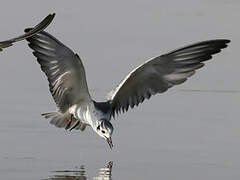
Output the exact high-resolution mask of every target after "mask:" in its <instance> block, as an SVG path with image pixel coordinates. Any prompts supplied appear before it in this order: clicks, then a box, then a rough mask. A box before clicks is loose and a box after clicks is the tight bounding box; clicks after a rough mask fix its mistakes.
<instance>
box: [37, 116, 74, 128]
mask: <svg viewBox="0 0 240 180" xmlns="http://www.w3.org/2000/svg"><path fill="white" fill-rule="evenodd" d="M41 115H42V116H43V117H45V118H46V119H50V124H52V125H54V126H56V127H58V128H65V127H66V126H67V123H68V120H69V119H70V114H69V113H64V114H62V113H60V112H48V113H43V114H41Z"/></svg>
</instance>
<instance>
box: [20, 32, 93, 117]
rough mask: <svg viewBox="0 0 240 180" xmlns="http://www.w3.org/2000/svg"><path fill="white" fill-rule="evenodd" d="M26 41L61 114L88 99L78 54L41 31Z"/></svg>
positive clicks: (83, 71)
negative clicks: (46, 80)
mask: <svg viewBox="0 0 240 180" xmlns="http://www.w3.org/2000/svg"><path fill="white" fill-rule="evenodd" d="M31 30H32V29H26V30H25V32H27V33H28V32H30V31H31ZM27 41H29V47H30V48H32V49H33V50H34V52H33V54H34V56H35V57H37V61H38V63H39V64H40V65H41V69H42V71H43V72H44V73H45V74H46V76H47V78H48V81H49V88H50V91H51V94H52V96H53V98H54V100H55V102H56V104H57V107H58V108H59V110H60V111H61V112H62V113H64V112H66V110H68V108H70V107H71V106H72V105H74V104H81V103H87V102H90V101H91V98H90V95H89V91H88V87H87V82H86V76H85V70H84V67H83V64H82V61H81V59H80V58H79V56H78V55H77V54H75V53H73V51H72V50H71V49H69V48H68V47H66V46H65V45H64V44H62V43H61V42H60V41H58V40H57V39H56V38H54V37H53V36H52V35H50V34H48V33H47V32H44V31H42V32H40V33H38V34H36V35H34V36H32V37H30V38H27Z"/></svg>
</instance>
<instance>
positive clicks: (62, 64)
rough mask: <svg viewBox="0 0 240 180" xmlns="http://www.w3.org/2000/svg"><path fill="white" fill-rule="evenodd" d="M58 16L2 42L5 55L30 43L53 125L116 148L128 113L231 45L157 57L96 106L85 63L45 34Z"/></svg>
mask: <svg viewBox="0 0 240 180" xmlns="http://www.w3.org/2000/svg"><path fill="white" fill-rule="evenodd" d="M54 15H55V14H50V15H48V16H47V17H46V18H45V19H44V20H43V21H42V22H40V23H39V24H38V25H37V26H35V27H34V28H27V29H25V34H23V35H21V36H18V37H16V38H13V39H9V40H7V41H3V42H0V50H2V49H3V48H6V47H9V46H11V45H12V44H13V43H14V42H17V41H20V40H24V39H26V40H27V41H28V42H29V44H28V45H29V47H30V48H31V49H32V50H33V55H34V56H35V57H36V58H37V62H38V63H39V64H40V66H41V70H42V71H43V72H44V73H45V75H46V76H47V79H48V81H49V89H50V92H51V94H52V97H53V99H54V101H55V103H56V106H57V110H56V111H55V112H48V113H43V114H42V116H44V117H45V118H46V119H49V120H50V123H51V124H53V125H54V126H56V127H58V128H65V129H66V130H70V131H71V130H73V129H76V130H81V131H83V130H85V128H86V127H87V126H91V127H92V129H93V130H94V131H95V132H96V133H97V134H98V135H99V136H100V137H102V138H104V139H105V140H106V141H107V143H108V144H109V146H110V148H112V147H113V143H112V139H111V137H112V134H113V125H112V124H111V122H110V120H111V119H113V118H115V116H116V115H118V114H119V113H120V112H122V113H124V112H127V111H128V109H129V107H131V108H134V107H135V106H138V105H139V104H140V103H142V102H143V101H144V100H145V99H149V98H150V97H151V96H153V95H155V94H159V93H163V92H165V91H167V90H168V89H169V88H171V87H173V86H175V85H179V84H182V83H184V82H185V81H186V80H187V79H188V78H189V77H190V76H192V75H194V74H195V71H196V70H197V69H200V68H201V67H203V66H204V62H205V61H207V60H210V59H212V55H214V54H216V53H219V52H220V51H221V49H223V48H226V47H227V44H228V43H229V42H230V40H228V39H214V40H207V41H202V42H198V43H195V44H191V45H188V46H185V47H182V48H179V49H176V50H173V51H171V52H168V53H166V54H163V55H160V56H157V57H153V58H151V59H149V60H147V61H145V62H144V63H143V64H141V65H140V66H138V67H137V68H135V69H134V70H132V71H131V72H130V73H129V74H128V75H127V76H126V77H125V78H124V79H123V80H122V81H120V83H119V84H118V85H117V86H116V88H114V89H113V90H112V91H111V92H110V93H109V94H108V96H107V98H106V101H104V102H96V101H94V100H93V99H92V98H91V96H90V94H89V90H88V86H87V81H86V74H85V69H84V66H83V63H82V60H81V58H80V57H79V56H78V55H77V54H76V53H74V52H73V51H72V50H71V49H70V48H69V47H67V46H66V45H64V44H63V43H62V42H60V41H59V40H58V39H56V38H55V37H53V36H52V35H51V34H49V33H47V32H46V31H44V29H45V28H46V27H47V26H48V25H49V24H50V23H51V21H52V20H53V18H54Z"/></svg>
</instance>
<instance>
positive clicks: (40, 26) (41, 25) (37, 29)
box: [0, 13, 55, 51]
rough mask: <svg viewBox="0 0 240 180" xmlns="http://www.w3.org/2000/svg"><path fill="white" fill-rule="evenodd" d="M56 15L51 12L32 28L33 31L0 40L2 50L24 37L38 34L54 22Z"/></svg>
mask: <svg viewBox="0 0 240 180" xmlns="http://www.w3.org/2000/svg"><path fill="white" fill-rule="evenodd" d="M54 16H55V14H54V13H53V14H49V15H48V16H47V17H45V18H44V19H43V20H42V21H41V22H40V23H39V24H38V25H36V26H35V27H34V28H33V29H31V31H28V32H27V33H25V34H23V35H21V36H18V37H15V38H12V39H8V40H6V41H2V42H0V51H2V50H3V48H6V47H9V46H12V45H13V43H14V42H17V41H21V40H24V39H26V38H28V37H31V36H33V35H34V34H37V33H38V32H40V31H42V30H44V29H45V28H46V27H47V26H48V25H49V24H50V23H51V22H52V20H53V18H54Z"/></svg>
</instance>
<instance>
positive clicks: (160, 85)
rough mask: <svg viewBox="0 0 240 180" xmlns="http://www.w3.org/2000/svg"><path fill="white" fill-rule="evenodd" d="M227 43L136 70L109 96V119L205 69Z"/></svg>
mask: <svg viewBox="0 0 240 180" xmlns="http://www.w3.org/2000/svg"><path fill="white" fill-rule="evenodd" d="M229 42H230V41H229V40H226V39H216V40H209V41H203V42H199V43H196V44H192V45H189V46H186V47H183V48H180V49H176V50H174V51H172V52H169V53H167V54H164V55H161V56H158V57H155V58H152V59H150V60H148V61H146V62H145V63H143V64H142V65H140V66H138V67H137V68H136V69H134V70H133V71H132V72H130V73H129V74H128V75H127V76H126V77H125V78H124V79H123V80H122V81H121V82H120V83H119V85H118V86H117V87H116V88H115V89H113V90H112V91H111V92H110V93H109V95H108V100H109V101H110V104H111V107H112V116H113V117H114V115H115V114H118V113H119V112H120V111H121V110H122V112H126V111H127V110H128V109H129V106H130V107H131V108H133V107H134V106H138V105H139V103H142V102H143V101H144V100H145V99H149V98H150V97H151V96H152V95H155V94H157V93H163V92H165V91H167V90H168V89H169V88H171V87H173V86H174V85H178V84H182V83H183V82H185V81H186V80H187V78H189V77H190V76H192V75H193V74H194V73H195V71H196V70H197V69H199V68H201V67H203V66H204V61H207V60H209V59H211V58H212V55H213V54H216V53H219V52H220V51H221V49H223V48H226V47H227V43H229Z"/></svg>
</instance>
